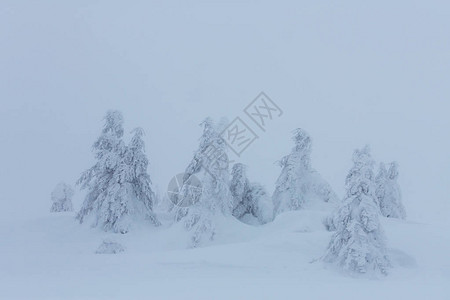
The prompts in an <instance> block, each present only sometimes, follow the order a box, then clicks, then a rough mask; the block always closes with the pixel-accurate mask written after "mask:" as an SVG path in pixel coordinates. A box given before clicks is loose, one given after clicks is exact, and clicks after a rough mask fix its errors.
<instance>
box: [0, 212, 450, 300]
mask: <svg viewBox="0 0 450 300" xmlns="http://www.w3.org/2000/svg"><path fill="white" fill-rule="evenodd" d="M324 216H325V215H324V212H317V211H297V212H289V213H284V214H282V215H280V216H278V217H277V219H276V220H275V221H274V222H273V223H270V224H267V225H264V226H260V227H252V226H248V225H245V224H242V223H239V222H237V221H236V222H234V221H227V222H226V223H224V224H222V226H221V228H222V231H220V232H219V234H218V235H217V239H216V241H215V242H214V243H213V244H212V245H210V246H207V247H203V248H196V249H186V247H185V245H186V240H185V238H186V237H187V235H186V234H184V232H183V229H182V228H180V227H179V226H176V225H175V226H171V227H168V226H164V227H161V228H151V227H144V226H143V227H141V228H137V229H136V230H135V231H134V232H130V233H129V234H126V235H117V234H108V233H104V232H101V231H99V230H97V229H90V228H88V227H87V226H80V225H78V224H77V223H76V222H75V220H74V215H73V214H72V213H63V214H52V215H50V214H49V215H47V216H42V217H40V218H35V219H32V220H31V219H30V220H28V221H20V220H18V221H16V222H13V223H11V222H4V221H1V224H0V225H1V226H0V236H1V237H2V242H1V243H0V298H1V299H180V298H184V299H291V298H293V297H294V296H295V297H302V298H304V299H343V298H344V297H350V296H351V299H398V298H400V299H425V298H428V299H449V298H450V287H449V285H448V283H449V282H450V256H449V255H448V253H450V237H449V236H448V234H446V232H445V231H443V230H442V229H441V228H440V227H438V226H434V225H431V224H420V223H414V222H409V221H399V220H388V219H383V220H382V222H383V225H384V228H385V231H386V234H387V237H388V245H389V246H390V247H391V249H390V253H391V257H392V260H393V263H394V264H395V266H394V268H393V269H392V270H391V272H390V274H389V276H388V277H386V278H382V279H361V278H352V277H349V276H345V275H343V274H340V273H339V272H337V271H335V270H333V269H332V268H330V267H328V266H325V265H324V264H322V263H321V262H317V261H316V262H313V261H314V260H315V259H317V258H319V257H320V256H321V255H322V254H323V253H324V251H325V248H326V246H327V243H328V242H329V239H330V235H331V233H329V232H327V231H325V229H324V227H323V225H322V219H323V217H324ZM105 238H110V239H112V240H115V241H117V242H119V243H121V244H122V245H124V246H125V248H126V250H125V252H123V253H120V254H116V255H109V254H95V250H96V249H97V247H98V246H99V245H100V244H101V242H102V241H103V240H104V239H105Z"/></svg>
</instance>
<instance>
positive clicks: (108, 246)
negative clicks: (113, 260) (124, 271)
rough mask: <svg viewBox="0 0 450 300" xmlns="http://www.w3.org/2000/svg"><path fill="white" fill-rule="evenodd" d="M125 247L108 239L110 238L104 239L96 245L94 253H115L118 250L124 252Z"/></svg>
mask: <svg viewBox="0 0 450 300" xmlns="http://www.w3.org/2000/svg"><path fill="white" fill-rule="evenodd" d="M124 251H125V247H124V246H122V245H121V244H119V243H117V242H114V241H110V240H104V241H103V243H102V244H101V245H100V246H99V247H98V249H97V251H95V253H97V254H117V253H120V252H124Z"/></svg>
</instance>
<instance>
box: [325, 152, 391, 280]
mask: <svg viewBox="0 0 450 300" xmlns="http://www.w3.org/2000/svg"><path fill="white" fill-rule="evenodd" d="M353 163H354V166H353V168H352V169H351V170H350V172H349V174H348V175H347V178H346V190H347V195H346V198H345V199H344V201H343V202H342V204H341V207H340V209H339V211H338V216H337V218H338V222H337V224H336V226H337V231H336V232H335V233H334V234H333V237H332V239H331V241H330V244H329V245H328V249H327V252H326V254H325V255H324V257H323V260H324V261H325V262H328V263H333V264H335V265H337V266H338V267H339V268H341V269H342V270H344V271H346V272H349V273H352V274H367V275H370V276H372V275H373V276H376V275H378V274H383V275H386V274H387V270H388V269H389V267H390V262H389V258H388V256H387V254H386V245H385V237H384V233H383V230H382V228H381V225H380V221H379V218H378V205H377V203H376V201H375V186H374V183H373V181H374V178H373V176H374V174H373V165H374V161H373V160H372V158H371V156H370V150H369V148H368V147H367V146H366V147H365V148H363V149H362V150H356V151H355V152H354V154H353Z"/></svg>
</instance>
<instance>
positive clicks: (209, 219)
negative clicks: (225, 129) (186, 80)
mask: <svg viewBox="0 0 450 300" xmlns="http://www.w3.org/2000/svg"><path fill="white" fill-rule="evenodd" d="M201 125H202V126H203V134H202V136H201V138H200V145H199V148H198V150H197V151H196V152H195V154H194V158H193V159H192V161H191V163H190V164H189V165H188V167H187V168H186V172H185V176H184V179H183V185H182V187H181V189H180V195H179V199H178V201H177V202H178V203H190V204H192V205H191V206H189V207H184V206H177V207H176V208H175V209H176V214H175V215H176V216H175V220H176V221H178V222H183V224H184V226H185V228H186V230H187V231H188V232H189V233H190V240H191V246H192V247H196V246H198V245H200V244H201V243H204V242H207V241H211V240H213V238H214V236H215V234H216V221H217V220H218V218H221V217H224V216H225V217H226V216H230V215H231V207H232V197H231V194H230V190H229V173H228V172H229V171H228V159H227V153H226V151H227V146H226V143H225V141H224V140H223V139H222V138H221V137H220V132H221V131H220V128H219V127H218V126H217V125H215V123H214V122H213V121H212V120H211V119H210V118H207V119H205V120H204V121H203V122H202V123H201ZM191 176H196V177H197V178H198V180H199V181H200V182H201V192H199V190H198V189H195V191H193V190H192V187H191V186H190V184H189V183H190V178H191Z"/></svg>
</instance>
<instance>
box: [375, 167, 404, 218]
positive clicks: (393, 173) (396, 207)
mask: <svg viewBox="0 0 450 300" xmlns="http://www.w3.org/2000/svg"><path fill="white" fill-rule="evenodd" d="M397 178H398V165H397V163H396V162H392V163H391V164H390V166H389V171H387V170H386V167H385V165H384V164H383V163H381V164H380V168H379V171H378V175H377V177H376V181H375V182H376V186H377V189H376V196H377V199H378V203H379V206H380V211H381V214H382V215H383V216H384V217H388V218H398V219H404V218H405V217H406V212H405V208H404V207H403V204H402V196H401V191H400V186H399V184H398V182H397Z"/></svg>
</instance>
